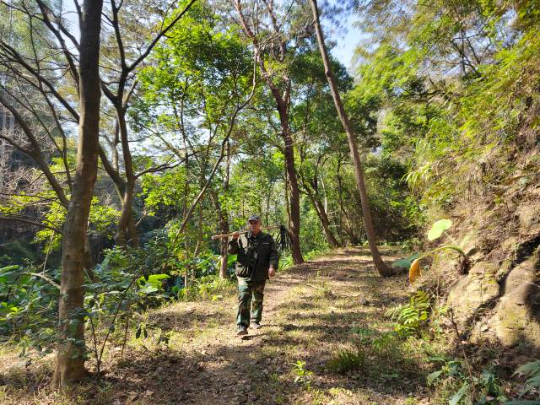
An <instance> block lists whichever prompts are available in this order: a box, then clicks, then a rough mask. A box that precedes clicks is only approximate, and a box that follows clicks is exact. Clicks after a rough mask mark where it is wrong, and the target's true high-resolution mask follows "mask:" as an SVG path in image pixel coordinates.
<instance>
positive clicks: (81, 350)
mask: <svg viewBox="0 0 540 405" xmlns="http://www.w3.org/2000/svg"><path fill="white" fill-rule="evenodd" d="M82 8H83V13H82V18H81V22H80V31H81V40H80V50H79V56H80V65H79V77H80V79H79V80H80V82H79V87H80V121H79V145H78V150H77V169H76V172H75V179H74V181H73V191H72V195H71V200H70V203H69V207H68V213H67V216H66V222H65V225H64V238H63V247H62V274H61V290H60V308H59V344H58V357H57V364H56V370H55V373H54V377H53V385H54V386H57V387H60V386H64V385H67V384H70V383H73V382H75V381H78V380H81V379H82V378H84V377H85V376H86V375H87V371H86V369H85V368H84V359H85V354H86V353H85V351H86V349H85V342H84V312H83V311H84V307H83V305H84V288H83V284H84V251H85V243H86V231H87V226H88V216H89V213H90V204H91V201H92V194H93V191H94V184H95V181H96V177H97V163H98V145H99V112H100V111H99V108H100V98H101V93H100V87H99V42H100V33H101V11H102V8H103V1H102V0H85V1H84V4H83V7H82Z"/></svg>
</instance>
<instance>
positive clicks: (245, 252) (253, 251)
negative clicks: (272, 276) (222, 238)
mask: <svg viewBox="0 0 540 405" xmlns="http://www.w3.org/2000/svg"><path fill="white" fill-rule="evenodd" d="M229 253H231V254H237V255H238V256H237V258H236V275H237V276H239V277H247V278H250V279H251V280H252V281H263V280H266V279H267V278H268V269H269V268H270V265H271V264H272V266H273V267H274V269H276V270H277V268H278V263H279V253H278V251H277V249H276V244H275V242H274V239H273V238H272V236H270V235H269V234H267V233H263V232H259V234H258V235H257V236H255V235H253V234H252V233H251V232H246V233H243V234H241V235H240V237H239V238H238V239H232V240H230V241H229Z"/></svg>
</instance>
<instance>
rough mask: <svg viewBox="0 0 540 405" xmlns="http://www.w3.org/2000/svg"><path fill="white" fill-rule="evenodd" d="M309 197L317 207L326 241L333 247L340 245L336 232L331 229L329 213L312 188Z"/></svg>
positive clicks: (316, 210)
mask: <svg viewBox="0 0 540 405" xmlns="http://www.w3.org/2000/svg"><path fill="white" fill-rule="evenodd" d="M308 197H309V199H310V200H311V203H312V204H313V207H314V208H315V212H316V213H317V216H318V217H319V220H320V221H321V225H322V227H323V232H324V237H325V238H326V241H327V242H328V244H329V245H330V246H331V247H332V248H337V247H339V242H338V241H337V239H336V237H335V236H334V233H333V232H332V230H331V229H330V221H329V220H328V215H327V214H326V210H325V209H324V205H323V204H322V203H321V202H320V201H319V200H318V199H317V197H316V196H315V195H313V193H312V192H311V190H310V191H308Z"/></svg>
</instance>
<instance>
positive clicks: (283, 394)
mask: <svg viewBox="0 0 540 405" xmlns="http://www.w3.org/2000/svg"><path fill="white" fill-rule="evenodd" d="M383 254H384V255H385V257H384V258H385V260H387V261H392V260H395V259H396V258H397V257H396V256H394V254H395V252H392V251H391V250H389V249H386V250H385V249H383ZM408 296H409V292H408V287H407V280H406V276H405V275H403V276H398V277H392V278H387V279H384V278H381V277H380V276H379V275H378V274H377V273H376V271H375V269H374V268H373V266H372V264H371V259H370V256H369V252H368V251H367V250H360V249H344V250H340V251H335V252H332V253H329V254H328V255H327V256H325V257H321V258H318V259H316V260H313V261H310V262H307V263H305V264H303V265H301V266H296V267H292V268H290V269H288V270H286V271H283V272H280V273H279V274H278V276H277V277H276V278H274V279H272V280H271V281H270V282H269V283H268V284H267V288H266V291H265V310H264V314H263V322H262V323H263V327H262V328H261V329H259V330H253V329H250V330H249V335H248V336H247V337H244V338H239V337H237V336H236V333H235V332H236V330H235V315H236V293H235V291H234V290H233V289H232V288H231V289H230V292H229V293H228V294H226V295H224V296H223V297H219V299H215V300H214V301H198V302H179V303H176V304H172V305H169V306H165V307H162V308H160V309H157V310H152V311H150V312H149V314H148V322H149V324H151V325H157V326H159V328H160V330H161V332H160V333H161V334H162V335H163V334H165V335H166V336H167V337H168V338H169V341H168V343H167V344H164V343H158V342H157V340H158V339H157V333H150V336H149V337H148V338H147V339H135V338H132V339H130V341H129V343H128V346H127V348H126V350H125V353H124V356H123V358H121V356H120V348H119V347H112V348H111V349H110V351H109V353H108V355H107V358H109V360H108V361H107V362H106V363H105V364H104V369H105V376H104V378H103V379H102V380H101V382H100V383H99V384H98V385H97V386H96V384H90V385H89V386H88V387H86V388H85V387H81V388H80V389H79V390H76V391H75V392H74V393H71V394H58V393H54V392H52V391H50V390H49V389H48V388H47V383H48V379H49V378H50V371H51V370H50V369H48V368H47V367H50V366H45V365H43V366H41V367H42V369H41V371H40V369H39V367H40V366H39V363H36V364H31V365H28V364H26V368H24V367H22V366H21V367H22V368H21V369H20V371H19V375H18V377H14V375H15V374H16V373H14V371H13V369H11V371H10V372H9V373H8V372H7V370H6V369H5V366H3V367H2V369H1V370H0V403H6V404H8V403H13V404H17V405H21V404H26V403H28V404H45V403H47V404H49V403H50V404H53V403H54V404H62V403H66V404H79V403H80V404H112V405H119V404H227V405H229V404H396V405H398V404H409V405H412V404H435V403H441V402H438V400H437V398H436V397H434V396H433V392H432V390H430V389H428V388H427V387H426V376H427V375H428V374H429V373H430V372H432V371H433V370H434V365H433V364H432V363H430V360H429V358H430V356H433V355H434V354H436V353H437V350H438V349H436V348H435V347H434V346H433V343H427V342H425V341H424V340H420V339H414V340H412V343H411V340H409V341H407V340H403V339H398V338H395V337H392V336H395V335H394V334H392V333H389V332H391V331H392V320H391V318H390V317H389V316H388V315H387V314H386V311H387V309H388V308H391V307H395V306H397V305H399V304H401V303H404V302H406V301H407V299H408V298H407V297H408ZM443 344H444V343H443ZM338 353H341V354H342V357H341V359H338V361H337V362H336V360H335V359H336V355H337V354H338ZM347 353H348V355H347ZM7 355H8V354H6V353H4V354H3V355H2V356H1V357H2V359H1V360H2V363H3V364H4V365H5V364H7V363H6V356H7ZM332 359H334V363H332ZM348 362H352V363H350V364H349V363H348ZM19 363H20V360H19ZM48 363H53V362H52V361H50V362H48ZM332 364H334V368H333V369H332ZM336 364H337V366H336ZM351 364H353V366H352V367H348V368H353V369H354V370H352V371H348V372H346V373H345V374H339V373H336V372H335V371H336V367H337V368H338V369H339V367H340V366H343V365H345V368H347V365H349V366H350V365H351ZM338 371H339V370H338ZM40 372H41V374H40ZM40 375H41V377H40Z"/></svg>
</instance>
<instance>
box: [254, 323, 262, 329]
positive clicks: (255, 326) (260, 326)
mask: <svg viewBox="0 0 540 405" xmlns="http://www.w3.org/2000/svg"><path fill="white" fill-rule="evenodd" d="M251 327H252V328H253V329H261V328H262V325H261V324H260V323H259V322H251Z"/></svg>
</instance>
